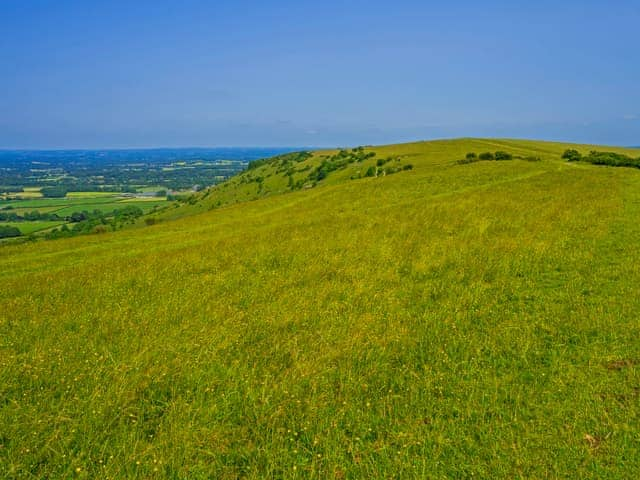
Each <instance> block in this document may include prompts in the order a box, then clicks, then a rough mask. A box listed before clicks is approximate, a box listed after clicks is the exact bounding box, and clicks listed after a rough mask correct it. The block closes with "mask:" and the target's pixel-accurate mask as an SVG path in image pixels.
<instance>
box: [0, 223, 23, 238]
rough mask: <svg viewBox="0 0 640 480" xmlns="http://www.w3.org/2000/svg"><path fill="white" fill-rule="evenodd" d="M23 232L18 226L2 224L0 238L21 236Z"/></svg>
mask: <svg viewBox="0 0 640 480" xmlns="http://www.w3.org/2000/svg"><path fill="white" fill-rule="evenodd" d="M21 235H22V232H21V231H20V229H19V228H18V227H12V226H10V225H0V238H11V237H20V236H21Z"/></svg>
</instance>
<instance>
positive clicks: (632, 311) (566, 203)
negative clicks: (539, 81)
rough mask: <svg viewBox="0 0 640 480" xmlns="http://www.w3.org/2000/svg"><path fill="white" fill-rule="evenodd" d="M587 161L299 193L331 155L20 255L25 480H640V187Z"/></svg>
mask: <svg viewBox="0 0 640 480" xmlns="http://www.w3.org/2000/svg"><path fill="white" fill-rule="evenodd" d="M569 147H571V148H577V149H579V150H581V151H585V152H588V151H589V150H590V149H591V148H593V147H591V146H568V145H563V144H555V143H546V142H525V141H514V140H511V141H506V140H471V139H465V140H455V141H442V142H421V143H415V144H407V145H395V146H385V147H370V148H366V149H364V152H365V153H366V152H375V154H376V155H375V156H374V157H370V158H367V159H366V160H363V161H362V162H359V161H355V162H353V163H348V164H347V166H346V167H345V168H344V169H337V170H335V171H329V172H328V174H327V176H326V177H323V178H322V179H321V180H319V181H316V182H315V186H313V185H311V186H309V187H305V186H304V185H301V186H300V188H297V189H296V188H290V187H289V180H288V178H287V177H289V176H292V177H293V182H292V183H293V184H294V186H295V183H296V182H297V181H298V180H304V179H306V178H308V175H309V174H310V173H311V172H313V171H315V170H314V169H317V167H318V166H319V165H321V162H322V161H323V158H324V159H326V158H328V157H330V156H332V155H335V154H336V152H316V153H314V155H313V156H311V157H309V158H306V159H305V160H303V161H301V162H299V163H296V164H295V165H293V168H295V170H296V171H295V172H293V173H292V174H291V175H288V174H287V172H280V173H277V172H278V170H282V168H285V167H283V166H282V164H281V162H280V161H278V162H276V163H273V162H272V163H266V164H264V165H262V166H260V167H257V168H254V169H252V170H249V171H247V172H245V173H244V174H242V175H241V176H238V177H234V178H233V179H232V180H230V181H229V182H227V185H228V186H226V187H224V186H218V187H215V188H214V189H211V190H209V191H207V192H204V193H203V194H202V195H201V196H200V197H199V198H198V200H197V201H196V202H194V203H193V204H191V205H189V204H187V205H185V206H182V207H178V208H172V209H169V211H168V212H167V213H166V214H160V215H157V219H158V222H159V223H158V224H156V225H154V226H151V227H146V228H136V229H129V230H122V231H119V232H115V233H108V234H104V235H88V236H81V237H74V238H67V239H62V240H55V241H46V242H36V243H33V244H25V245H15V246H4V247H2V248H0V285H1V287H0V293H1V295H2V310H1V311H0V477H3V478H111V479H113V478H175V479H178V478H181V479H182V478H184V479H199V478H201V479H205V478H221V479H224V478H229V479H231V478H256V479H258V478H317V479H324V478H337V479H360V478H636V477H638V476H639V475H640V342H638V338H640V320H639V319H640V296H638V295H637V286H638V285H639V284H640V242H639V241H638V240H639V239H640V222H638V219H639V218H640V171H639V170H637V169H631V168H610V167H603V166H597V165H590V164H583V163H580V162H576V163H569V162H566V161H564V160H562V159H561V158H560V156H561V154H562V152H563V151H564V150H565V149H566V148H569ZM597 148H598V149H601V150H605V149H607V150H616V151H619V152H627V153H629V154H630V155H631V154H633V155H635V156H638V155H640V151H637V150H636V151H631V150H624V149H609V148H607V147H597ZM484 151H491V152H494V151H506V152H509V153H511V154H513V155H516V156H518V157H521V158H516V159H513V160H508V161H479V162H475V163H470V164H466V165H462V164H458V160H461V159H463V158H464V157H465V155H466V153H467V152H477V153H481V152H484ZM323 155H324V156H325V157H322V156H323ZM387 157H393V160H392V161H393V162H396V163H397V164H398V165H407V164H411V165H412V169H411V170H400V171H398V172H396V173H393V174H384V172H383V171H382V170H380V173H379V174H377V173H376V176H371V177H366V176H364V174H365V173H366V172H367V171H368V170H369V167H371V166H375V165H376V164H377V160H378V159H380V158H387ZM396 158H399V160H396ZM389 164H391V165H395V164H394V163H391V162H389V163H387V164H386V166H384V168H387V167H388V165H389ZM307 165H309V168H308V169H306V168H307ZM289 167H290V165H289V166H288V167H287V168H289ZM381 168H382V167H381ZM305 169H306V170H305ZM376 172H378V171H376ZM283 173H284V174H285V175H283ZM248 176H250V178H249V177H248ZM257 177H262V178H263V180H262V181H260V182H257V181H255V179H256V178H257ZM352 177H354V178H353V179H352ZM259 184H263V186H262V187H260V185H259ZM246 200H252V201H246ZM98 203H99V202H98ZM171 216H175V217H181V218H177V219H176V220H172V221H170V220H169V218H170V217H171Z"/></svg>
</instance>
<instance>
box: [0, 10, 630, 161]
mask: <svg viewBox="0 0 640 480" xmlns="http://www.w3.org/2000/svg"><path fill="white" fill-rule="evenodd" d="M639 20H640V9H639V8H638V5H637V2H634V1H625V0H623V1H620V2H616V4H615V5H612V4H604V3H602V2H591V1H587V2H584V1H582V2H579V1H575V0H570V1H567V2H562V3H561V4H558V3H557V2H553V3H552V2H549V1H541V2H537V3H536V4H530V3H523V4H517V5H516V4H514V3H513V2H505V1H490V2H483V3H482V4H481V5H479V4H477V2H471V1H468V0H467V1H458V2H453V3H448V4H447V5H443V4H431V3H430V4H425V2H418V1H401V2H396V3H395V4H394V6H393V9H390V8H389V6H388V4H387V3H386V2H378V1H372V2H366V3H364V2H350V3H349V5H343V4H342V3H340V2H337V1H334V0H329V1H327V2H323V3H322V4H317V3H312V4H307V3H301V2H292V1H275V2H269V3H268V4H265V3H263V2H255V1H248V2H244V3H242V4H241V5H239V4H238V2H229V1H220V2H215V4H208V3H206V2H199V1H196V0H187V1H185V2H181V3H180V4H177V3H174V2H162V1H161V2H149V1H140V2H135V4H130V3H127V2H121V1H114V2H109V3H108V4H104V3H101V2H92V1H88V2H75V1H65V2H55V3H54V2H38V3H35V4H31V5H25V3H24V2H19V1H16V0H8V1H5V2H2V5H0V26H2V30H1V33H0V62H1V63H0V64H2V65H3V66H4V69H5V71H4V72H3V74H2V75H0V91H2V92H3V95H1V96H0V149H21V150H36V149H39V150H42V149H46V150H52V149H55V150H58V149H122V148H157V147H165V148H183V147H184V148H196V147H204V148H216V147H222V146H234V147H248V146H269V147H283V146H287V147H288V146H298V145H313V146H315V147H320V148H322V147H333V146H347V145H362V144H375V145H380V144H385V143H398V142H407V141H418V140H430V139H437V138H456V137H500V138H525V139H544V140H556V141H568V142H576V143H592V144H609V145H621V146H628V145H639V144H640V96H639V95H638V94H637V85H636V80H635V79H636V78H638V76H639V74H640V64H638V62H632V61H629V59H632V58H635V56H636V55H637V54H636V49H637V40H636V38H635V35H636V34H635V31H636V25H637V24H638V21H639ZM594 32H597V34H594Z"/></svg>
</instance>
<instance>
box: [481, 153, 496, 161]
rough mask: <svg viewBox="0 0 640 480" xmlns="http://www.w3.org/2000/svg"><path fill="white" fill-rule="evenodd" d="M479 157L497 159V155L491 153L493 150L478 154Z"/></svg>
mask: <svg viewBox="0 0 640 480" xmlns="http://www.w3.org/2000/svg"><path fill="white" fill-rule="evenodd" d="M478 158H479V159H480V160H495V157H494V156H493V153H491V152H483V153H481V154H480V155H478Z"/></svg>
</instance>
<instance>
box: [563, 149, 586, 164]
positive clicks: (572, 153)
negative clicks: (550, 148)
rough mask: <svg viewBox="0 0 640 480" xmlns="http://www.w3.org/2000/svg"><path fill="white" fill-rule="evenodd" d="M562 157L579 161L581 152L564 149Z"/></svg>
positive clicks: (570, 160) (571, 160)
mask: <svg viewBox="0 0 640 480" xmlns="http://www.w3.org/2000/svg"><path fill="white" fill-rule="evenodd" d="M562 158H564V159H565V160H568V161H569V162H579V161H580V160H581V159H582V154H581V153H580V152H579V151H577V150H575V149H573V148H570V149H567V150H565V151H564V153H563V154H562Z"/></svg>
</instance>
